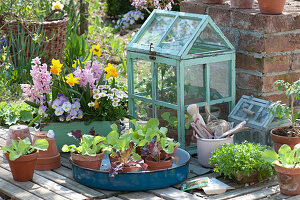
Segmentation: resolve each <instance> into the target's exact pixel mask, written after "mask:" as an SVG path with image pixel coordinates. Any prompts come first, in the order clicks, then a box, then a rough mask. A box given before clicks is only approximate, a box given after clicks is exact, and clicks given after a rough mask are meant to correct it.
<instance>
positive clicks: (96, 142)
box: [62, 131, 106, 170]
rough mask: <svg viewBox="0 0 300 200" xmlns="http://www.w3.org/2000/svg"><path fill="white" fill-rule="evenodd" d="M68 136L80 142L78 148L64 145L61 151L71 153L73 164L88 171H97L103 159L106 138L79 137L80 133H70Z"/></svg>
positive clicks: (93, 136) (94, 136)
mask: <svg viewBox="0 0 300 200" xmlns="http://www.w3.org/2000/svg"><path fill="white" fill-rule="evenodd" d="M69 136H73V137H74V138H76V139H78V140H80V143H79V146H78V147H77V146H76V145H74V144H73V145H69V146H68V145H64V146H63V147H62V151H63V152H71V159H72V161H73V162H74V163H75V164H77V165H79V166H81V167H85V168H88V169H95V170H99V169H100V166H101V162H102V159H103V157H104V149H105V147H106V145H105V142H104V141H105V140H106V138H105V137H102V136H98V135H83V136H81V131H72V132H71V133H69Z"/></svg>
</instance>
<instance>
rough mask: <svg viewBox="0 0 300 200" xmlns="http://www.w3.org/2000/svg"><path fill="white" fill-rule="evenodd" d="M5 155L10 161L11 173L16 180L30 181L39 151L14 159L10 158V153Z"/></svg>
mask: <svg viewBox="0 0 300 200" xmlns="http://www.w3.org/2000/svg"><path fill="white" fill-rule="evenodd" d="M4 155H5V157H6V159H7V161H8V164H9V167H10V170H11V173H12V175H13V178H14V180H15V181H21V182H24V181H30V180H31V179H32V177H33V173H34V168H35V165H36V161H37V157H38V152H37V151H35V152H34V153H31V154H28V155H24V156H21V157H19V158H18V159H16V160H14V161H11V160H9V156H8V154H4Z"/></svg>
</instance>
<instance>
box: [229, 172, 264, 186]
mask: <svg viewBox="0 0 300 200" xmlns="http://www.w3.org/2000/svg"><path fill="white" fill-rule="evenodd" d="M258 175H259V173H258V172H251V173H250V175H249V176H248V175H247V174H244V173H243V172H240V175H238V173H235V174H234V177H235V179H236V180H237V181H238V182H240V183H253V182H258Z"/></svg>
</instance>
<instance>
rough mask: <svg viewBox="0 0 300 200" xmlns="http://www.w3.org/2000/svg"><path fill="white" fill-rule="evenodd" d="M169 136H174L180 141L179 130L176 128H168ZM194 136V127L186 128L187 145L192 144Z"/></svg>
mask: <svg viewBox="0 0 300 200" xmlns="http://www.w3.org/2000/svg"><path fill="white" fill-rule="evenodd" d="M167 136H168V137H169V138H173V139H174V140H175V141H178V134H177V130H174V129H168V132H167ZM192 136H193V129H188V130H185V145H186V146H190V144H191V140H192Z"/></svg>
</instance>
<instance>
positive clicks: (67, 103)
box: [62, 101, 72, 112]
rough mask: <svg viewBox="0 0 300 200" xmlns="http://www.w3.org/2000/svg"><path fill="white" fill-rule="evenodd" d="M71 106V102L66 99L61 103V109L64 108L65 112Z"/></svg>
mask: <svg viewBox="0 0 300 200" xmlns="http://www.w3.org/2000/svg"><path fill="white" fill-rule="evenodd" d="M71 108H72V104H71V103H70V102H69V101H66V102H65V103H63V105H62V109H64V111H65V112H69V111H70V110H71Z"/></svg>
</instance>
